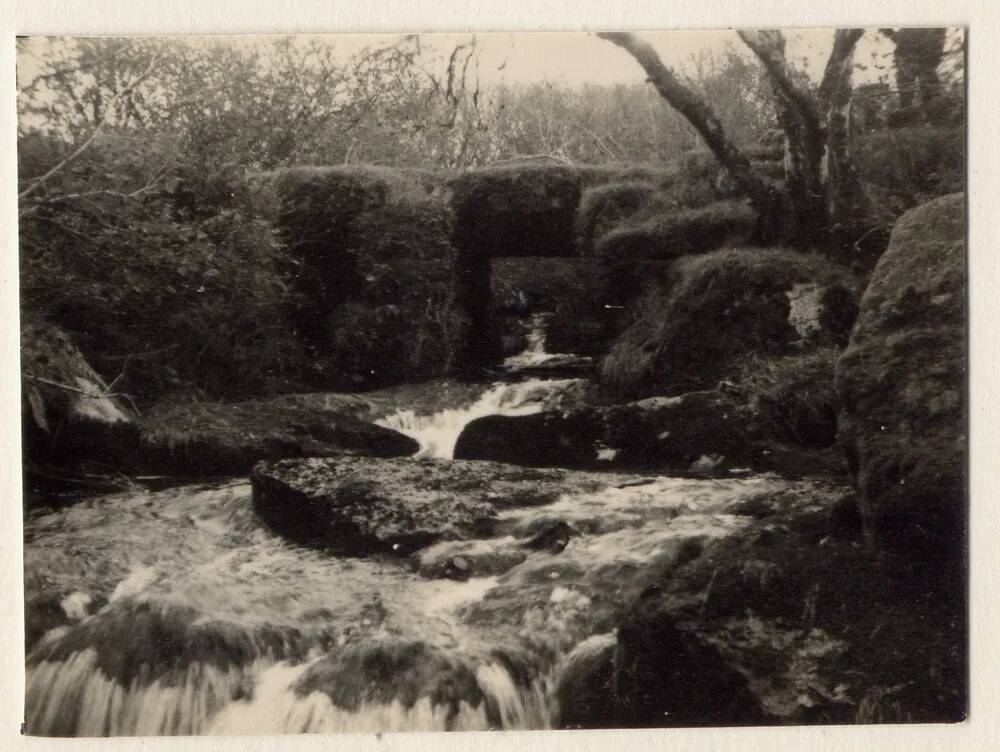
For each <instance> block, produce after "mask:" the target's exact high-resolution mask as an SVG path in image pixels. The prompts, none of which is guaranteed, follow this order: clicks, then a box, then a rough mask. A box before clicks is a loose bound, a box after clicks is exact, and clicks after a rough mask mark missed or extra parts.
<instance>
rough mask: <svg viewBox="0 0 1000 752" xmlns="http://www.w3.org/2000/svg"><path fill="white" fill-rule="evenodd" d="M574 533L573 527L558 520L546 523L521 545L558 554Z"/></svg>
mask: <svg viewBox="0 0 1000 752" xmlns="http://www.w3.org/2000/svg"><path fill="white" fill-rule="evenodd" d="M574 534H575V531H574V530H573V528H571V527H570V526H569V525H568V524H567V523H565V522H563V521H562V520H559V521H556V522H551V523H549V524H546V525H545V526H544V527H542V529H541V530H539V531H538V532H537V533H535V534H534V535H533V536H532V537H531V538H530V539H529V540H527V541H526V542H525V543H524V544H522V545H523V546H524V547H525V548H530V549H531V550H532V551H548V552H549V553H552V554H558V553H560V552H561V551H562V550H563V549H564V548H566V544H568V543H569V539H570V538H572V537H573V535H574Z"/></svg>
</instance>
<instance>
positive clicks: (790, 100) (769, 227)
mask: <svg viewBox="0 0 1000 752" xmlns="http://www.w3.org/2000/svg"><path fill="white" fill-rule="evenodd" d="M862 33H863V32H862V30H861V29H840V30H838V31H837V32H836V35H835V37H834V46H833V51H832V53H831V55H830V59H829V61H828V63H827V67H826V70H825V72H824V77H823V82H822V84H821V86H820V96H819V97H818V98H817V97H816V96H814V95H813V94H812V93H811V92H810V91H809V90H808V88H807V86H806V85H804V84H803V83H802V82H801V81H800V80H796V76H795V74H794V72H793V71H792V69H791V67H790V66H789V65H788V62H787V60H786V58H785V38H784V36H783V35H782V34H781V32H779V31H771V30H762V31H740V32H739V35H740V38H741V39H742V40H743V41H744V42H745V43H746V45H747V46H748V47H749V48H750V49H751V50H752V51H753V53H754V54H755V55H756V56H757V58H758V59H759V60H760V62H761V64H762V65H763V67H764V70H765V71H766V72H767V74H768V77H769V78H770V80H771V87H772V90H773V92H774V96H775V104H776V108H777V115H778V121H779V123H780V125H781V127H782V129H783V130H784V132H785V151H786V153H785V185H784V187H783V188H779V187H778V186H776V185H775V184H774V183H772V182H770V181H768V180H766V179H764V178H762V177H761V176H760V175H758V174H757V173H756V171H755V170H754V169H753V167H752V165H751V163H750V160H749V159H748V158H747V157H746V155H745V154H744V153H743V152H742V151H741V150H740V149H739V148H738V147H737V146H736V145H735V144H733V143H732V142H731V141H730V140H729V139H728V137H727V136H726V134H725V131H724V129H723V127H722V124H721V123H720V122H719V120H718V118H717V117H716V115H715V113H714V112H713V111H712V109H711V108H710V107H709V106H708V104H707V103H706V102H705V101H704V99H703V98H702V97H700V96H699V95H698V94H697V93H696V92H694V91H692V90H691V89H690V88H688V87H687V86H686V85H685V84H683V83H682V82H681V81H680V79H678V77H677V76H676V75H675V74H674V73H673V71H671V70H670V69H669V68H667V67H666V66H665V65H664V64H663V62H662V61H661V60H660V57H659V55H658V54H657V53H656V51H655V50H654V49H653V47H652V46H651V45H649V44H648V43H646V42H643V41H641V40H639V39H638V38H636V37H635V36H633V35H632V34H628V33H602V34H598V36H600V37H601V38H603V39H607V40H608V41H610V42H613V43H614V44H617V45H618V46H619V47H621V48H623V49H624V50H626V51H627V52H628V53H629V54H631V55H632V57H634V58H635V59H636V61H637V62H638V63H639V64H640V65H641V66H642V68H643V70H645V71H646V75H647V76H648V77H649V81H650V83H652V84H653V85H654V86H655V87H656V89H657V91H658V92H659V93H660V95H661V96H662V97H663V98H664V99H665V100H666V101H667V102H668V103H669V104H670V105H671V106H672V107H674V109H676V110H677V111H678V112H680V113H681V114H682V115H683V116H684V117H685V118H687V120H688V121H689V122H690V123H691V125H693V126H694V128H695V129H696V130H697V131H698V133H699V134H700V135H701V137H702V138H703V139H704V141H705V143H706V145H707V146H708V148H709V149H710V150H711V151H712V153H713V154H714V155H715V156H716V158H717V159H718V160H719V163H720V164H721V165H722V166H723V167H724V168H725V169H726V170H727V171H728V172H729V174H730V175H731V177H732V178H733V180H734V182H735V183H736V185H737V186H739V187H740V188H741V189H742V190H743V191H745V192H746V194H747V196H748V197H749V198H750V201H751V202H752V204H753V206H754V208H755V209H756V211H757V213H758V227H757V232H756V233H755V236H754V240H755V241H756V242H757V243H759V244H762V245H763V244H775V243H780V244H788V245H793V246H800V247H816V246H820V247H826V246H828V245H830V244H832V245H834V246H837V247H839V246H841V245H842V242H841V240H840V239H839V236H840V235H841V232H840V230H839V229H838V228H842V227H854V226H856V225H857V224H858V219H859V216H860V215H862V214H864V212H865V210H866V203H865V200H864V191H863V190H862V186H861V181H860V179H859V178H858V175H857V171H856V170H855V169H854V166H853V163H852V159H851V153H850V117H849V115H850V112H849V108H850V98H851V83H850V81H851V70H852V60H853V55H854V48H855V45H856V44H857V41H858V39H860V38H861V35H862Z"/></svg>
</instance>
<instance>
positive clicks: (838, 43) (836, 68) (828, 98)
mask: <svg viewBox="0 0 1000 752" xmlns="http://www.w3.org/2000/svg"><path fill="white" fill-rule="evenodd" d="M864 33H865V31H864V29H837V31H836V33H835V34H834V37H833V50H831V52H830V57H829V59H828V60H827V61H826V68H825V70H824V71H823V82H822V83H821V84H820V86H819V101H820V107H821V108H822V109H823V110H826V109H828V108H829V107H830V106H831V105H832V104H833V100H834V99H836V98H841V97H843V90H844V87H845V86H848V87H849V85H850V81H851V71H852V65H851V61H852V60H853V59H854V48H855V46H857V43H858V40H859V39H861V37H862V35H863V34H864ZM847 95H848V97H850V89H849V88H848V90H847Z"/></svg>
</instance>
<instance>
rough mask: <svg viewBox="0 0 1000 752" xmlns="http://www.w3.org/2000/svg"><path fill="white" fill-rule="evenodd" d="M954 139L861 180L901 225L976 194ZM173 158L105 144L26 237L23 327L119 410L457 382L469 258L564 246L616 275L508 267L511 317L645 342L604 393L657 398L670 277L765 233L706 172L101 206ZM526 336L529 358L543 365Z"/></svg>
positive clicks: (37, 142)
mask: <svg viewBox="0 0 1000 752" xmlns="http://www.w3.org/2000/svg"><path fill="white" fill-rule="evenodd" d="M952 136H954V137H946V136H945V135H942V133H941V129H940V128H930V127H916V128H910V129H901V130H896V131H884V132H877V133H874V134H869V135H867V136H865V137H864V139H863V140H862V141H861V142H860V144H859V156H860V159H859V162H860V165H861V169H862V172H863V174H864V176H865V178H866V180H867V181H868V182H869V183H870V184H871V185H872V186H874V187H875V188H876V189H878V190H879V191H881V193H878V194H877V195H878V196H880V197H883V204H884V205H883V208H884V209H885V211H887V212H888V213H889V214H890V215H891V214H894V213H896V212H898V211H901V210H902V209H903V208H906V207H908V206H910V205H912V204H914V203H917V202H919V201H921V200H923V199H924V198H926V197H927V196H930V195H934V193H935V192H937V191H944V190H951V189H953V188H954V187H955V185H956V183H958V184H960V183H961V181H962V180H963V179H964V171H963V165H964V154H963V150H962V144H961V139H960V138H958V136H957V135H956V134H952ZM167 146H168V144H167V141H166V140H164V141H151V142H147V143H146V144H145V146H144V147H137V146H136V145H135V144H134V143H133V142H130V141H127V140H124V139H118V138H114V137H108V138H101V139H97V140H96V141H95V142H94V144H93V145H92V146H91V147H90V152H89V154H88V155H87V158H86V159H83V160H80V161H79V162H78V164H76V165H75V166H74V168H73V169H72V170H71V171H67V172H66V174H65V175H63V176H61V178H60V181H59V184H58V186H51V187H46V189H45V191H44V192H43V194H44V197H45V198H46V199H48V198H50V197H52V196H53V195H55V197H56V199H57V200H55V201H49V200H45V201H40V202H38V205H37V206H35V207H33V208H32V209H31V211H29V212H27V213H26V214H25V215H24V216H23V217H22V224H21V238H22V245H21V259H22V302H23V305H24V306H25V307H26V308H27V309H30V310H31V311H33V312H36V313H38V314H40V315H42V316H43V317H46V318H48V319H49V320H51V321H53V322H55V323H57V324H59V325H60V326H62V327H63V328H65V329H66V330H67V331H68V332H70V333H71V334H72V335H73V337H74V340H75V341H76V342H77V343H78V344H79V346H80V348H81V350H82V351H83V352H84V353H85V355H86V356H87V357H88V359H90V360H91V361H92V363H93V365H94V366H95V368H97V369H98V371H100V372H101V374H102V375H103V376H104V377H105V378H106V379H107V380H108V381H111V380H113V379H115V378H116V377H117V376H119V374H121V379H120V380H119V382H118V386H119V388H121V389H122V390H123V391H126V392H127V393H129V394H131V395H132V396H133V397H135V398H136V399H137V400H138V401H139V403H140V404H142V403H144V402H147V403H148V402H150V401H153V400H155V399H157V398H160V397H161V396H163V395H165V394H167V393H172V394H175V395H177V394H178V393H180V394H189V395H191V396H196V397H198V396H200V397H203V398H204V397H210V398H227V399H228V398H238V397H245V396H251V395H258V394H267V393H275V392H282V391H292V390H297V389H309V388H330V389H362V388H369V387H375V386H383V385H387V384H391V383H398V382H401V381H412V380H419V379H423V378H429V377H433V376H436V375H440V374H442V373H444V372H445V370H446V369H447V367H448V366H449V365H450V361H451V358H452V356H453V352H452V350H453V343H454V334H455V330H456V327H457V326H459V323H458V322H457V320H456V317H455V313H454V311H453V309H452V307H451V296H452V277H451V274H452V254H453V253H454V250H453V243H454V241H455V240H456V238H457V239H459V240H462V242H465V243H466V244H468V245H470V246H475V247H476V248H481V249H482V250H483V252H485V253H488V254H500V255H504V256H506V255H507V254H512V255H515V256H516V255H518V254H531V253H539V252H551V251H552V250H553V249H554V247H553V245H552V244H554V246H555V250H557V251H558V252H579V253H592V254H593V256H592V257H591V258H592V259H595V257H596V260H599V262H597V261H595V260H588V261H574V260H572V259H544V260H542V259H537V258H530V259H524V260H515V259H504V260H501V261H496V262H494V274H493V287H494V300H495V304H496V308H497V309H498V312H502V311H501V310H499V309H503V308H504V307H505V306H507V305H508V302H509V301H510V300H512V299H514V297H516V296H515V292H517V291H520V292H526V293H528V297H529V299H530V301H531V304H532V305H533V306H535V307H536V308H545V309H548V310H553V311H554V312H555V315H554V316H553V318H552V319H551V320H550V323H549V331H548V334H549V343H548V344H549V349H550V350H551V351H578V352H591V353H601V352H604V351H606V350H607V349H608V348H609V347H610V342H611V341H612V340H613V339H614V338H615V337H616V336H617V335H618V334H619V333H620V331H621V329H622V326H623V323H629V322H633V323H632V326H631V328H630V329H629V330H628V331H627V332H625V333H624V335H623V336H621V337H620V339H619V340H618V342H617V343H616V344H615V346H614V348H612V349H611V354H610V356H609V357H608V359H607V361H606V363H605V367H604V380H605V383H606V384H607V385H609V386H611V387H612V388H613V389H614V390H618V391H621V392H623V393H628V392H633V391H635V390H636V389H638V390H639V391H643V388H644V387H643V388H639V387H640V385H641V384H645V385H647V386H648V385H650V384H651V383H656V377H655V374H656V373H657V369H658V368H659V366H658V365H656V360H657V358H658V357H659V355H658V353H661V352H662V351H663V349H664V348H665V347H668V346H669V345H668V343H669V341H671V338H673V337H674V336H675V334H672V333H671V331H673V329H671V327H679V329H678V331H680V329H684V326H687V325H686V324H685V325H684V326H682V323H683V320H684V317H685V316H688V313H689V311H688V309H687V308H684V307H683V306H682V307H681V308H680V309H676V310H675V308H676V301H675V299H674V297H672V296H675V294H676V290H675V287H674V282H675V281H676V279H677V278H678V277H677V274H676V273H673V274H672V273H670V272H668V271H667V270H668V269H669V268H670V267H671V263H670V261H669V259H672V258H673V257H675V256H687V255H689V254H694V253H699V252H702V251H707V250H711V249H713V248H717V247H720V246H725V245H730V244H738V242H739V241H740V239H742V237H744V236H745V234H746V233H747V232H748V231H749V228H750V224H751V222H752V220H753V217H752V213H751V212H750V210H749V208H748V207H747V206H746V205H745V204H744V203H743V202H741V201H739V200H738V199H725V196H726V195H727V187H726V185H725V180H724V175H723V176H720V173H719V170H718V168H717V167H716V166H715V165H714V164H713V162H712V160H711V159H708V158H706V157H705V155H704V154H703V153H701V152H696V153H692V154H691V155H689V156H688V157H687V158H686V159H685V160H683V161H682V163H681V164H679V165H676V166H666V167H656V166H650V165H642V164H639V165H597V166H589V165H584V166H579V167H566V166H560V165H552V164H530V165H513V166H511V165H508V166H505V167H495V168H490V169H487V170H478V171H474V172H472V173H467V174H465V175H463V176H461V177H458V178H457V179H454V180H450V181H449V179H448V176H447V175H446V174H443V173H435V172H431V171H423V170H416V169H391V168H385V167H366V166H349V167H336V168H294V169H286V170H279V171H277V172H274V173H267V174H260V173H257V174H250V173H247V172H245V171H244V170H243V169H242V168H241V167H240V166H237V165H232V164H206V165H202V166H199V168H195V167H194V166H193V164H192V163H191V162H190V161H187V162H185V161H183V160H181V161H180V164H178V165H175V166H173V167H172V168H171V171H170V173H169V175H167V176H165V178H164V179H161V180H160V181H159V182H158V183H157V185H156V186H155V187H154V188H153V189H151V190H148V191H145V192H143V193H141V195H138V196H132V197H125V196H124V195H116V193H115V192H114V191H98V192H94V193H90V192H89V187H90V186H92V185H93V183H94V182H95V175H96V174H97V173H99V172H100V171H102V170H108V169H113V170H114V172H115V173H116V175H118V176H119V178H120V179H121V180H125V179H126V178H129V177H130V178H131V180H132V182H133V183H135V181H138V180H139V179H140V178H142V177H143V176H144V175H145V174H146V170H147V168H148V165H149V163H150V161H151V160H152V159H153V153H154V152H155V151H156V150H157V149H161V148H167ZM64 148H65V147H64V145H61V144H59V143H57V142H53V141H52V140H51V139H47V138H45V137H43V136H41V135H39V134H36V135H34V136H30V137H24V138H22V139H21V142H20V169H21V172H22V175H23V176H25V177H27V176H31V175H37V174H41V173H43V172H44V171H45V170H46V169H48V168H49V167H51V166H52V165H53V164H55V163H56V162H57V161H58V160H59V159H60V158H61V157H62V156H64ZM751 151H753V150H751ZM758 151H759V152H760V153H757V152H758ZM776 153H777V150H776V147H775V146H773V145H771V146H762V147H760V148H759V149H758V150H757V151H753V154H752V155H751V156H753V157H754V159H755V162H759V163H761V164H763V163H764V162H763V161H762V160H773V157H774V156H775V154H776ZM453 191H454V192H455V195H457V199H455V200H454V202H452V198H451V197H452V195H453V194H452V192H453ZM78 194H79V195H78ZM84 194H86V195H84ZM59 195H68V196H70V198H68V199H66V200H58V196H59ZM81 196H82V197H81ZM884 197H888V199H885V198H884ZM720 199H722V200H720ZM456 208H457V212H456ZM456 220H461V221H460V223H459V224H458V226H457V231H456V224H455V222H456ZM463 239H464V240H463ZM649 258H664V259H667V260H665V261H654V262H650V261H648V259H649ZM747 258H749V257H747ZM759 258H760V259H764V258H767V255H766V254H765V255H764V256H759ZM798 258H801V257H798ZM637 261H639V262H640V263H637ZM690 263H695V264H696V263H697V261H696V260H688V259H684V260H683V261H682V262H681V264H680V265H679V266H678V269H679V268H682V267H683V268H690ZM741 263H743V262H742V261H741ZM809 263H812V262H809ZM685 265H687V266H685ZM798 265H799V262H793V261H792V260H791V257H790V258H789V264H788V265H785V266H784V267H783V266H782V265H780V264H779V265H778V267H776V270H772V268H771V267H769V266H767V264H764V266H760V267H759V264H757V263H756V262H755V263H754V264H751V265H750V267H749V268H747V269H743V270H742V271H741V272H740V274H743V273H747V274H750V277H751V278H753V279H756V278H757V277H760V284H761V285H765V282H766V281H767V278H769V275H772V274H775V275H777V276H776V277H775V278H773V279H771V280H770V281H771V282H776V283H780V282H781V280H783V279H785V277H787V276H788V274H789V273H790V272H789V270H794V269H797V268H798ZM765 267H766V269H765ZM676 271H677V270H675V272H676ZM664 276H666V277H667V281H666V282H663V281H662V280H663V278H664ZM727 279H728V277H727ZM612 283H613V284H617V285H618V287H619V288H621V289H619V290H617V291H616V290H615V289H613V285H612ZM752 284H757V283H756V282H754V283H752ZM609 285H612V287H609ZM765 286H766V285H765ZM722 287H725V285H722ZM715 294H718V292H716V293H715ZM639 296H642V297H641V301H637V302H635V303H632V302H630V301H631V300H632V299H633V298H634V297H639ZM605 303H611V304H625V305H626V310H625V311H624V313H619V312H616V311H615V310H613V309H607V308H605V306H604V304H605ZM749 304H750V303H749V301H748V302H747V305H749ZM636 306H637V308H636ZM508 309H509V306H508ZM507 312H508V313H510V312H512V311H511V310H508V311H507ZM513 312H515V313H517V312H518V311H513ZM520 313H524V311H520ZM758 314H761V315H758ZM713 315H714V314H713ZM761 316H763V312H762V311H757V312H753V311H749V310H748V311H747V317H748V318H747V327H749V329H754V328H755V327H765V328H766V324H767V321H766V317H764V318H762V317H761ZM678 317H680V318H678ZM668 319H669V320H671V321H673V322H674V323H673V324H671V325H670V327H667V325H666V323H665V322H666V321H667V320H668ZM689 323H690V322H689ZM692 326H696V327H697V328H698V329H699V331H701V330H702V329H703V328H704V327H705V326H710V325H709V324H706V323H705V322H704V321H702V322H700V323H696V324H692ZM690 328H691V327H688V329H690ZM668 329H669V330H670V331H668ZM688 329H684V331H688ZM692 331H693V329H692ZM512 334H513V335H514V336H511V337H509V339H510V342H509V343H508V344H509V347H508V349H513V348H515V347H517V346H518V345H519V344H520V343H523V339H521V338H519V337H518V336H516V333H512ZM689 334H690V332H689V333H688V335H677V336H689ZM758 334H760V335H761V336H764V335H763V334H761V333H760V332H758ZM741 336H742V335H741ZM755 336H756V335H755ZM765 338H766V337H765ZM709 339H711V338H709ZM720 346H721V345H720ZM699 357H701V356H699Z"/></svg>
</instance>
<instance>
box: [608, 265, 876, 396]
mask: <svg viewBox="0 0 1000 752" xmlns="http://www.w3.org/2000/svg"><path fill="white" fill-rule="evenodd" d="M800 284H813V285H816V287H817V289H818V290H820V291H822V293H823V294H822V296H821V300H823V301H828V302H826V303H824V304H823V306H821V307H828V306H833V305H839V306H843V307H850V305H851V304H852V303H853V302H854V300H855V295H854V292H853V280H851V279H850V278H849V277H848V276H847V274H846V272H844V271H843V270H841V269H840V268H839V267H836V266H834V265H833V264H831V263H830V262H829V261H828V260H826V259H825V258H823V257H821V256H819V255H818V254H805V253H800V252H796V251H791V250H785V249H774V248H772V249H756V248H740V249H730V250H723V251H717V252H715V253H712V254H707V255H703V256H690V257H685V258H682V259H680V260H678V261H676V262H675V263H674V265H673V267H672V268H671V272H670V274H669V276H668V278H667V279H666V280H663V281H662V282H660V283H658V284H656V285H654V286H653V287H652V288H651V289H649V290H647V292H646V293H645V294H644V295H643V296H642V297H641V298H640V300H639V304H638V307H637V311H636V313H635V316H634V319H633V323H632V324H631V325H630V326H629V327H628V328H627V329H626V330H625V332H623V334H622V335H621V336H620V337H619V338H618V339H617V340H616V342H615V344H614V346H613V348H612V349H611V351H610V353H609V354H608V355H607V357H605V359H604V360H603V362H602V364H601V369H600V379H601V382H602V385H603V386H604V387H605V388H607V389H609V390H611V391H613V392H616V393H619V394H628V395H635V396H640V395H646V394H657V393H660V394H662V393H665V392H670V391H674V392H681V391H687V390H690V389H699V388H705V387H714V386H716V384H717V383H718V381H719V380H721V379H724V378H728V377H731V376H732V374H733V372H734V370H735V366H736V363H737V362H738V360H739V359H740V358H741V357H742V356H744V355H745V354H747V353H758V354H761V355H767V356H772V355H785V354H791V353H794V352H797V351H799V350H800V349H801V348H803V347H813V346H817V345H821V344H830V343H831V342H832V341H833V340H835V339H836V338H839V337H841V336H842V332H841V331H840V330H841V328H842V326H843V319H844V316H842V315H832V314H831V313H829V312H825V311H820V312H819V314H820V320H821V321H822V322H823V323H822V324H821V328H820V330H819V331H817V332H816V333H815V334H814V335H813V336H812V337H811V339H810V341H808V342H806V341H803V339H802V336H801V335H800V333H799V332H798V331H797V329H796V327H795V326H793V323H792V322H790V320H789V314H790V313H791V304H790V299H789V292H791V291H792V290H793V288H795V286H796V285H800ZM831 291H837V292H836V293H832V292H831ZM855 310H856V308H855ZM824 326H825V327H826V328H823V327H824ZM834 329H835V331H834Z"/></svg>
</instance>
